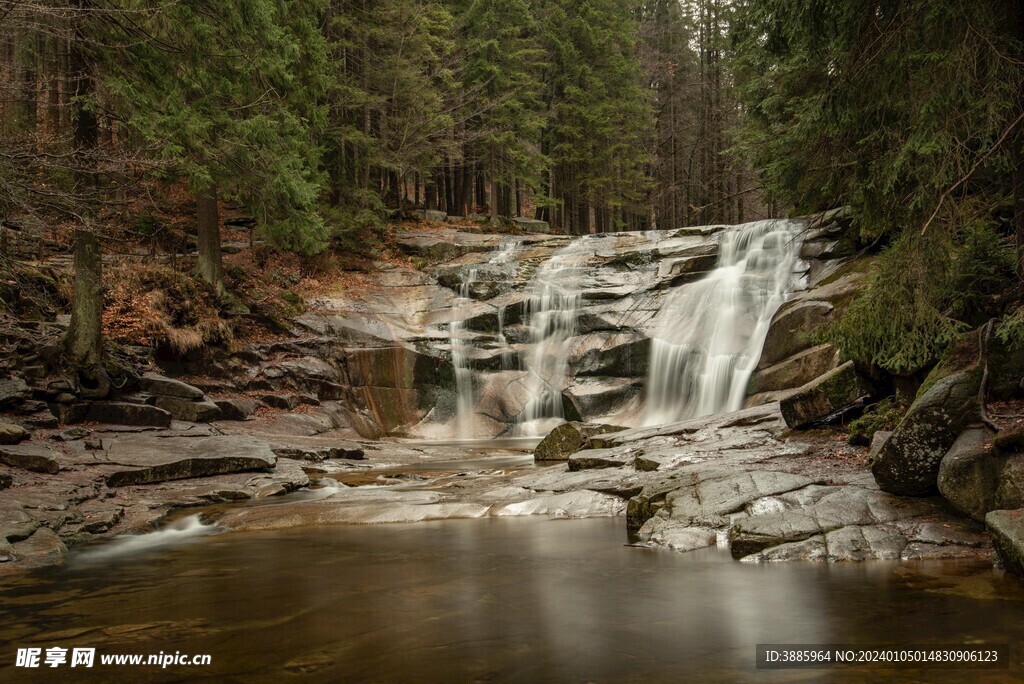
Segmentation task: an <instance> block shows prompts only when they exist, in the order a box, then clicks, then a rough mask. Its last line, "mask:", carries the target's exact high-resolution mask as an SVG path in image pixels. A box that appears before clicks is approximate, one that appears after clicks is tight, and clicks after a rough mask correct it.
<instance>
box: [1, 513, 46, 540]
mask: <svg viewBox="0 0 1024 684" xmlns="http://www.w3.org/2000/svg"><path fill="white" fill-rule="evenodd" d="M37 529H39V521H38V520H36V519H35V518H33V517H32V516H31V515H29V514H28V513H27V512H26V511H25V510H24V509H22V508H21V507H20V505H18V504H14V505H5V506H2V507H0V539H6V540H7V541H9V542H16V541H20V540H22V539H28V538H29V537H31V536H32V534H33V533H34V532H35V531H36V530H37Z"/></svg>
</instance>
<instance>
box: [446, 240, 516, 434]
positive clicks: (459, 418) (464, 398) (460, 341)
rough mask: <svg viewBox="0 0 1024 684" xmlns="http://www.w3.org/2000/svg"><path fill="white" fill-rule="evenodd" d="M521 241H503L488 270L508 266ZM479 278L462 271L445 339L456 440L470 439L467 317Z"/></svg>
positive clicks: (500, 332) (500, 321)
mask: <svg viewBox="0 0 1024 684" xmlns="http://www.w3.org/2000/svg"><path fill="white" fill-rule="evenodd" d="M521 244H522V241H521V240H517V239H511V240H504V241H502V243H501V244H500V245H498V247H497V248H495V250H494V252H493V254H492V255H491V258H490V259H489V260H488V261H487V264H486V266H487V267H493V266H498V265H501V264H508V263H510V262H511V261H512V260H513V259H514V258H515V254H516V252H517V251H518V249H519V247H520V245H521ZM479 276H480V267H479V266H473V267H470V268H468V269H466V270H465V272H464V273H463V276H462V282H461V283H460V284H459V298H458V299H457V300H456V301H455V304H454V305H453V307H452V308H453V315H452V322H451V325H449V327H448V335H449V340H450V343H451V353H452V366H453V367H454V368H455V435H456V437H457V438H459V439H472V438H473V436H474V435H473V371H472V369H471V368H470V365H469V352H470V339H471V337H472V335H471V333H470V332H469V330H468V328H467V326H466V318H467V313H468V311H469V307H470V305H471V304H472V287H473V284H474V283H476V282H477V279H478V278H479ZM504 314H505V311H504V308H503V307H502V308H500V309H499V310H498V335H497V337H498V344H499V345H500V347H501V348H502V364H503V365H504V363H505V358H506V357H507V356H508V343H507V341H506V340H505V334H504V317H505V315H504Z"/></svg>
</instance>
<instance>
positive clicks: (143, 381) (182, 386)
mask: <svg viewBox="0 0 1024 684" xmlns="http://www.w3.org/2000/svg"><path fill="white" fill-rule="evenodd" d="M139 388H140V389H141V390H142V391H143V392H148V393H149V394H156V395H161V396H168V397H181V398H182V399H202V398H203V396H204V394H203V390H201V389H199V388H198V387H193V386H192V385H189V384H187V383H184V382H182V381H180V380H173V379H171V378H167V377H164V376H162V375H159V374H157V373H144V374H143V375H142V377H141V378H139Z"/></svg>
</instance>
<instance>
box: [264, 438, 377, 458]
mask: <svg viewBox="0 0 1024 684" xmlns="http://www.w3.org/2000/svg"><path fill="white" fill-rule="evenodd" d="M274 453H275V454H277V456H278V457H279V458H294V459H296V460H299V461H313V462H314V463H319V462H321V461H326V460H328V459H333V458H338V459H345V460H350V461H361V460H363V459H364V458H365V457H366V453H365V452H364V451H363V448H362V447H361V446H359V445H358V444H356V443H355V442H345V441H339V442H336V443H334V444H332V445H331V446H316V447H296V446H288V447H274Z"/></svg>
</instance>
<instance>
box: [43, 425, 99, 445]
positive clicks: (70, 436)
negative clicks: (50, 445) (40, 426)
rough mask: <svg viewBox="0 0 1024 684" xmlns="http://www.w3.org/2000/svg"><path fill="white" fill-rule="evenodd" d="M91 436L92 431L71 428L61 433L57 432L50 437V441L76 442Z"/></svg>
mask: <svg viewBox="0 0 1024 684" xmlns="http://www.w3.org/2000/svg"><path fill="white" fill-rule="evenodd" d="M91 434H92V431H91V430H87V429H85V428H83V427H71V428H68V429H67V430H63V431H61V432H55V433H54V434H52V435H50V439H52V440H54V441H57V442H75V441H77V440H80V439H85V438H86V437H88V436H89V435H91Z"/></svg>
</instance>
